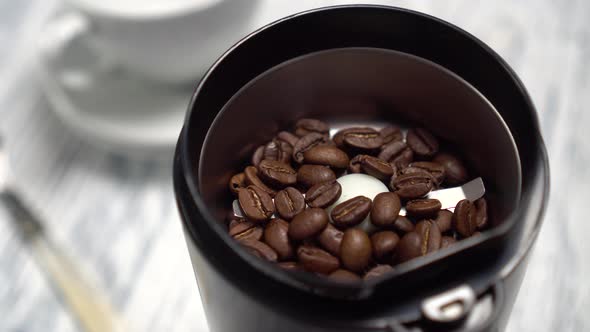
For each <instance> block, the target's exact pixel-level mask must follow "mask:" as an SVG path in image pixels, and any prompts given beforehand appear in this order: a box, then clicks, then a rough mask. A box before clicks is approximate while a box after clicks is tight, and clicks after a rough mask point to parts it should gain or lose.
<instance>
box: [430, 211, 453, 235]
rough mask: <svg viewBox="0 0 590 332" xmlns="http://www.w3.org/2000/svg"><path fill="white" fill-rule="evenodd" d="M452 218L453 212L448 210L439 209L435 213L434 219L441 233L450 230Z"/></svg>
mask: <svg viewBox="0 0 590 332" xmlns="http://www.w3.org/2000/svg"><path fill="white" fill-rule="evenodd" d="M452 219H453V212H451V211H449V210H440V211H438V213H437V214H436V219H435V220H434V221H435V222H436V224H437V225H438V228H439V229H440V232H441V233H445V232H448V231H450V230H451V227H452V224H453V223H452Z"/></svg>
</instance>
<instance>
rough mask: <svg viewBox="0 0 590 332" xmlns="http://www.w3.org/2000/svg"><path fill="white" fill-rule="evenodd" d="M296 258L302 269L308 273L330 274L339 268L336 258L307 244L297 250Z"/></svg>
mask: <svg viewBox="0 0 590 332" xmlns="http://www.w3.org/2000/svg"><path fill="white" fill-rule="evenodd" d="M297 258H298V259H299V262H300V263H301V265H303V268H304V269H305V270H307V271H310V272H316V273H321V274H330V273H332V272H334V271H336V270H337V269H338V268H339V267H340V261H339V260H338V258H336V257H334V256H332V255H330V254H329V253H328V252H327V251H324V250H322V249H320V248H318V247H315V246H312V245H309V244H304V245H302V246H300V247H299V248H297Z"/></svg>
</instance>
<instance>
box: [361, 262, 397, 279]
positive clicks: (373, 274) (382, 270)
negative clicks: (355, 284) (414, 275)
mask: <svg viewBox="0 0 590 332" xmlns="http://www.w3.org/2000/svg"><path fill="white" fill-rule="evenodd" d="M392 271H393V267H392V266H391V265H388V264H383V265H377V266H375V267H374V268H372V269H370V270H369V271H368V272H367V273H365V276H364V277H363V279H364V280H370V279H373V278H379V277H381V276H383V275H385V274H387V273H389V272H392Z"/></svg>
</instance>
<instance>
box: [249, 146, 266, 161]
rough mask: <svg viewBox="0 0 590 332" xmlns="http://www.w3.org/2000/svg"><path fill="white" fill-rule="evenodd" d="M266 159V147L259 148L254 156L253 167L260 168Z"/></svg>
mask: <svg viewBox="0 0 590 332" xmlns="http://www.w3.org/2000/svg"><path fill="white" fill-rule="evenodd" d="M263 158H264V145H261V146H259V147H258V148H257V149H256V150H255V151H254V154H252V165H254V166H258V164H260V162H261V161H262V159H263Z"/></svg>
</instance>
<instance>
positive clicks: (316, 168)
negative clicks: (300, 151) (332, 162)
mask: <svg viewBox="0 0 590 332" xmlns="http://www.w3.org/2000/svg"><path fill="white" fill-rule="evenodd" d="M334 180H336V174H334V171H332V170H331V169H330V168H329V167H328V166H322V165H301V167H299V170H297V183H299V184H300V185H302V186H303V187H304V188H306V189H307V188H310V187H312V186H314V185H316V184H318V183H323V182H328V181H334Z"/></svg>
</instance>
